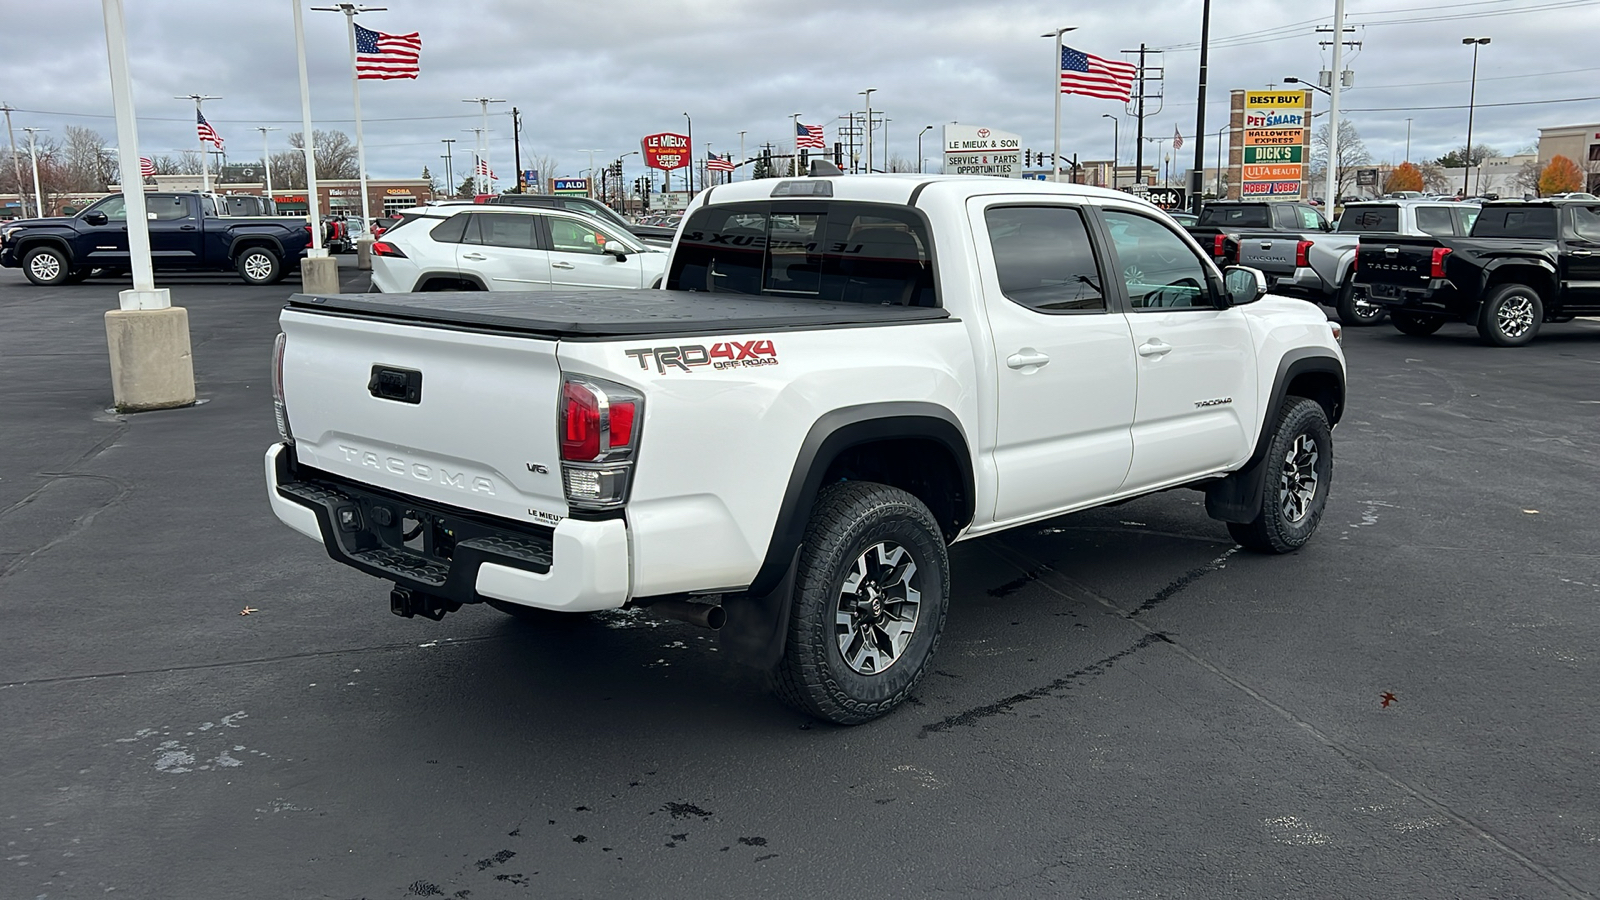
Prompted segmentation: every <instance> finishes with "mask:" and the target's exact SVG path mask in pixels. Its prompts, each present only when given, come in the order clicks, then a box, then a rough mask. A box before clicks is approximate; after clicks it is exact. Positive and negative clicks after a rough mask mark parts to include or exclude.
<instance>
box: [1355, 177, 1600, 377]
mask: <svg viewBox="0 0 1600 900" xmlns="http://www.w3.org/2000/svg"><path fill="white" fill-rule="evenodd" d="M1356 280H1357V282H1358V283H1360V284H1364V285H1365V286H1366V288H1367V291H1368V293H1369V295H1370V297H1371V299H1372V302H1374V303H1377V304H1379V305H1381V306H1383V307H1384V308H1386V309H1388V310H1389V314H1390V317H1391V318H1392V319H1393V320H1394V324H1395V327H1396V328H1398V329H1400V330H1401V331H1402V332H1404V333H1406V334H1409V335H1416V336H1424V335H1429V334H1433V333H1434V332H1436V331H1438V330H1439V329H1440V327H1442V326H1443V325H1444V323H1445V322H1448V321H1451V320H1454V321H1460V322H1467V323H1470V324H1473V325H1475V326H1477V329H1478V335H1479V337H1481V338H1482V339H1483V340H1484V341H1485V342H1486V343H1489V344H1492V345H1495V346H1499V347H1520V346H1522V345H1524V344H1527V343H1528V342H1530V341H1532V340H1533V339H1534V337H1535V336H1536V335H1537V334H1538V333H1539V327H1540V325H1542V324H1543V323H1545V322H1570V321H1571V320H1572V319H1573V318H1574V317H1576V316H1589V315H1595V314H1600V201H1596V200H1535V201H1531V202H1524V201H1520V200H1511V201H1503V202H1496V203H1485V204H1483V206H1482V207H1480V208H1478V215H1477V218H1476V220H1475V221H1474V222H1473V225H1472V230H1471V234H1470V236H1468V237H1393V238H1374V239H1371V240H1367V239H1363V240H1362V242H1361V248H1360V251H1359V253H1358V254H1357V262H1356Z"/></svg>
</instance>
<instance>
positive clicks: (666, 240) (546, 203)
mask: <svg viewBox="0 0 1600 900" xmlns="http://www.w3.org/2000/svg"><path fill="white" fill-rule="evenodd" d="M488 202H489V203H493V204H498V205H504V206H533V207H539V208H542V209H569V210H572V211H573V212H577V213H583V214H584V215H587V216H590V217H592V218H595V219H599V220H600V221H602V222H609V223H611V224H612V225H614V226H616V227H617V228H621V229H623V230H624V231H627V232H628V233H630V234H632V235H633V236H634V237H636V238H639V239H640V240H645V241H649V242H651V243H655V244H670V243H672V236H673V235H674V234H675V233H676V232H675V231H674V230H673V229H671V228H664V227H661V226H658V225H635V224H633V223H632V222H629V221H628V220H627V219H624V218H623V217H622V216H620V215H618V214H617V211H616V210H614V209H612V208H611V207H609V206H607V205H605V204H604V203H601V202H600V201H598V200H593V199H591V198H589V197H569V196H566V195H564V194H497V195H495V196H494V197H491V198H489V200H488Z"/></svg>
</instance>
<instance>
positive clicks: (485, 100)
mask: <svg viewBox="0 0 1600 900" xmlns="http://www.w3.org/2000/svg"><path fill="white" fill-rule="evenodd" d="M461 102H462V103H476V104H478V108H479V109H481V110H482V111H483V137H482V138H481V140H480V143H482V144H483V155H481V156H479V157H478V159H480V160H482V161H483V172H484V175H483V177H484V179H485V180H484V184H485V185H486V186H487V187H488V189H487V190H485V191H484V193H485V194H490V193H493V192H494V179H493V178H492V177H490V175H489V173H490V172H491V171H493V168H492V167H491V166H490V165H489V104H491V103H504V102H505V101H504V100H497V99H495V98H494V97H468V98H467V99H465V100H462V101H461ZM474 174H476V173H474ZM363 187H365V186H364V185H363Z"/></svg>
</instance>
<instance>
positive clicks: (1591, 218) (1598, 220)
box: [1572, 206, 1600, 241]
mask: <svg viewBox="0 0 1600 900" xmlns="http://www.w3.org/2000/svg"><path fill="white" fill-rule="evenodd" d="M1572 230H1573V231H1575V232H1577V234H1578V237H1580V238H1583V239H1584V240H1586V241H1600V208H1597V207H1593V206H1574V207H1573V208H1572Z"/></svg>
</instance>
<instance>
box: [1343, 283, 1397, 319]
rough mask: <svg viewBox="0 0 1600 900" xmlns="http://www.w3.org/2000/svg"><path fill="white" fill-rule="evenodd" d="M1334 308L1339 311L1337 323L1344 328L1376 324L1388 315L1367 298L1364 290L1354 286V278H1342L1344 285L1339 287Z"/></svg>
mask: <svg viewBox="0 0 1600 900" xmlns="http://www.w3.org/2000/svg"><path fill="white" fill-rule="evenodd" d="M1334 308H1335V309H1337V310H1338V312H1339V324H1341V325H1343V326H1345V327H1346V328H1363V327H1366V326H1368V325H1377V324H1379V323H1381V322H1382V321H1383V320H1384V319H1386V318H1388V317H1389V313H1388V311H1387V310H1385V309H1384V308H1383V307H1381V306H1379V305H1377V304H1376V303H1373V302H1371V301H1369V300H1368V299H1367V292H1366V291H1364V290H1358V289H1357V288H1356V282H1355V279H1354V278H1346V279H1345V280H1344V287H1341V288H1339V296H1338V298H1337V299H1336V300H1335V301H1334Z"/></svg>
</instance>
